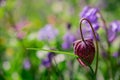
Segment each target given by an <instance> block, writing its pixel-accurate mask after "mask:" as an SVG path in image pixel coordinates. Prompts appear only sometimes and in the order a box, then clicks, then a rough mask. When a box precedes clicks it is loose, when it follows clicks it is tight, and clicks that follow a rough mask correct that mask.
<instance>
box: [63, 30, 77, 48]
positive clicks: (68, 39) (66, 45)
mask: <svg viewBox="0 0 120 80" xmlns="http://www.w3.org/2000/svg"><path fill="white" fill-rule="evenodd" d="M63 40H64V42H63V44H62V48H63V49H70V47H71V45H72V43H73V42H74V41H75V40H76V38H75V36H74V35H73V34H72V33H71V32H70V31H68V32H67V33H66V34H65V35H64V37H63Z"/></svg>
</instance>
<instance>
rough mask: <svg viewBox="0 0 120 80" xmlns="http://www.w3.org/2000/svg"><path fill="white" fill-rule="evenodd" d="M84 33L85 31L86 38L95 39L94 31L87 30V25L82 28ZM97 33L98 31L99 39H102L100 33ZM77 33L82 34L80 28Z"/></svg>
mask: <svg viewBox="0 0 120 80" xmlns="http://www.w3.org/2000/svg"><path fill="white" fill-rule="evenodd" d="M82 33H83V36H84V38H90V39H94V35H93V32H92V31H88V30H86V28H85V27H84V28H83V29H82ZM95 33H96V37H97V40H98V41H99V40H100V37H99V34H98V33H97V32H95ZM77 34H81V33H80V31H79V30H78V32H77ZM79 36H80V35H79ZM80 38H81V36H80Z"/></svg>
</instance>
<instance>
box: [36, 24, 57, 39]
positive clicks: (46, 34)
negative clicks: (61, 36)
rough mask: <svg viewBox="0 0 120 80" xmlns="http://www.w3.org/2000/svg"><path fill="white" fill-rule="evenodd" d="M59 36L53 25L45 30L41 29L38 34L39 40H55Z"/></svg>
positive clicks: (47, 26) (48, 25)
mask: <svg viewBox="0 0 120 80" xmlns="http://www.w3.org/2000/svg"><path fill="white" fill-rule="evenodd" d="M57 35H58V30H57V29H54V28H53V26H52V25H50V24H47V25H46V26H45V27H44V28H42V29H40V31H39V33H38V39H39V40H53V39H55V37H56V36H57Z"/></svg>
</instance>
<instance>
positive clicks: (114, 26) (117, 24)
mask: <svg viewBox="0 0 120 80" xmlns="http://www.w3.org/2000/svg"><path fill="white" fill-rule="evenodd" d="M118 32H120V21H113V22H111V24H110V27H109V28H108V40H109V42H113V41H114V40H115V39H116V37H117V33H118Z"/></svg>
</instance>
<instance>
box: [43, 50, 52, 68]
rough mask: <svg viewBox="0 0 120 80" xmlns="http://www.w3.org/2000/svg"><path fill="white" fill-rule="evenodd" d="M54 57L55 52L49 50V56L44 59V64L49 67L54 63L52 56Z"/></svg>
mask: <svg viewBox="0 0 120 80" xmlns="http://www.w3.org/2000/svg"><path fill="white" fill-rule="evenodd" d="M53 57H54V53H53V52H49V53H48V54H47V57H46V58H45V59H43V60H42V65H43V66H45V67H46V68H49V67H50V66H51V65H52V58H53Z"/></svg>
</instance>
